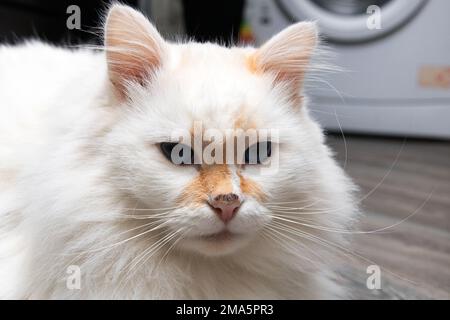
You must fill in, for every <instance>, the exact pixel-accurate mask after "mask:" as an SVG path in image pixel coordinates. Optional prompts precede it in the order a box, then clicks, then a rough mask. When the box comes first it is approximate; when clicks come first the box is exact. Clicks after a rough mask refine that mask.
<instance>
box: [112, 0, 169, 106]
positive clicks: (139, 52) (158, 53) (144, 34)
mask: <svg viewBox="0 0 450 320" xmlns="http://www.w3.org/2000/svg"><path fill="white" fill-rule="evenodd" d="M166 45H167V44H166V42H165V41H164V39H163V38H162V37H161V35H160V34H159V33H158V31H157V30H156V28H155V27H154V26H153V25H152V24H151V23H150V22H149V21H148V19H147V18H146V17H145V16H144V15H142V14H141V13H140V12H138V11H136V10H134V9H132V8H130V7H127V6H124V5H118V4H117V5H114V6H112V7H111V9H110V10H109V13H108V16H107V19H106V24H105V47H106V59H107V63H108V73H109V78H110V80H111V82H112V84H113V85H114V87H115V89H116V91H117V93H118V96H119V97H120V98H125V97H126V95H127V85H128V84H129V83H130V82H137V83H140V84H143V83H145V81H146V80H147V79H148V78H149V77H151V76H152V74H153V73H154V72H155V71H156V70H157V69H158V68H160V67H161V64H162V62H163V59H164V57H165V54H166V50H167V49H166Z"/></svg>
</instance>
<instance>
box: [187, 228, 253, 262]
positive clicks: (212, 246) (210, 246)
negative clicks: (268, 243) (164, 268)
mask: <svg viewBox="0 0 450 320" xmlns="http://www.w3.org/2000/svg"><path fill="white" fill-rule="evenodd" d="M250 240H251V236H250V235H246V234H238V233H232V232H229V231H221V232H219V233H215V234H211V235H206V236H194V237H189V238H186V239H184V241H183V243H182V245H181V246H182V247H183V248H184V249H186V250H190V251H195V252H197V253H200V254H203V255H206V256H211V257H214V256H215V257H218V256H225V255H230V254H233V253H235V252H238V251H239V250H241V249H242V248H244V247H245V246H246V245H247V244H248V243H249V242H250Z"/></svg>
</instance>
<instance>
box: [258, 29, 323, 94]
mask: <svg viewBox="0 0 450 320" xmlns="http://www.w3.org/2000/svg"><path fill="white" fill-rule="evenodd" d="M317 41H318V33H317V27H316V24H315V23H314V22H299V23H296V24H294V25H291V26H289V27H287V28H286V29H284V30H282V31H281V32H280V33H278V34H276V35H275V36H273V37H272V38H271V39H269V40H268V41H267V42H266V43H265V44H263V45H262V46H261V47H260V48H259V49H257V50H256V52H255V53H254V54H253V56H252V60H253V61H252V64H253V68H256V69H257V70H258V71H260V72H270V73H272V74H274V76H275V81H276V82H278V81H283V82H285V83H286V84H287V86H286V88H287V91H288V92H287V94H288V95H289V98H292V99H296V100H298V99H300V98H301V97H300V91H301V86H302V83H303V78H304V75H305V72H306V69H307V68H308V65H309V62H310V58H311V55H312V54H313V51H314V49H315V47H316V44H317Z"/></svg>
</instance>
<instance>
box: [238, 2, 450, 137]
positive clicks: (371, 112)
mask: <svg viewBox="0 0 450 320" xmlns="http://www.w3.org/2000/svg"><path fill="white" fill-rule="evenodd" d="M370 5H376V6H377V7H373V6H372V7H370V8H369V13H368V10H367V8H368V7H369V6H370ZM374 8H375V9H374ZM378 9H379V11H378ZM378 13H379V15H378ZM377 15H378V16H377ZM377 17H379V18H380V19H379V20H374V19H377ZM245 19H246V21H247V23H248V24H249V26H250V28H251V32H252V34H253V37H254V39H255V41H256V42H257V43H262V42H264V41H265V40H266V39H268V38H269V37H270V36H271V35H273V34H275V33H276V32H278V31H280V30H281V29H283V28H284V27H286V26H287V25H289V24H291V23H293V22H296V21H302V20H316V21H317V22H318V25H319V28H320V30H321V32H322V34H323V36H324V37H325V39H326V42H327V43H328V45H329V46H330V47H331V49H332V51H334V52H335V54H336V57H335V58H334V59H333V63H334V64H336V65H337V66H339V67H342V68H343V69H344V70H345V71H344V72H340V73H336V74H330V75H326V76H325V80H326V82H327V84H325V82H322V83H321V82H312V83H310V86H311V88H309V89H308V87H307V91H308V92H309V95H310V96H311V98H312V99H311V100H312V104H311V109H312V114H313V116H314V117H315V118H317V119H318V120H319V122H321V123H322V125H323V126H324V127H325V128H327V129H328V130H331V131H335V130H336V131H339V130H340V127H342V128H343V129H344V131H345V132H361V133H375V134H386V135H397V136H414V137H432V138H446V139H448V138H450V1H449V0H430V1H428V0H247V8H246V13H245ZM368 19H370V20H369V24H368ZM374 21H376V22H379V24H376V23H375V24H374Z"/></svg>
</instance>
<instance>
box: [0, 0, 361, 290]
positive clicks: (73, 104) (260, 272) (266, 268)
mask: <svg viewBox="0 0 450 320" xmlns="http://www.w3.org/2000/svg"><path fill="white" fill-rule="evenodd" d="M116 10H129V9H126V8H125V9H124V8H123V7H121V6H116ZM309 27H311V26H309ZM290 35H291V34H290ZM291 36H292V35H291ZM130 40H131V39H130ZM166 45H167V48H168V56H167V57H165V59H166V60H165V62H164V64H163V66H162V68H161V69H158V70H156V71H155V74H154V75H153V76H152V78H151V79H148V81H149V83H148V85H147V86H144V87H142V86H140V85H137V84H135V85H133V84H130V85H129V87H128V93H127V95H128V98H127V100H126V101H121V100H120V99H118V98H117V96H116V95H114V93H113V88H112V86H111V84H110V82H109V79H108V66H107V60H106V56H105V54H104V53H103V52H93V51H90V50H82V49H79V50H67V49H61V48H56V47H52V46H50V45H46V44H43V43H40V42H30V43H26V44H23V45H19V46H14V47H9V46H1V47H0V221H1V223H0V283H1V285H0V298H44V299H48V298H63V299H65V298H86V299H89V298H100V299H103V298H126V299H134V298H139V299H144V298H146V299H147V298H150V299H158V298H159V299H170V298H193V299H195V298H249V299H253V298H275V299H277V298H343V297H345V296H346V291H345V288H340V287H339V286H337V285H336V284H334V282H333V281H331V280H330V278H329V277H328V276H329V274H330V272H332V271H333V268H334V267H335V266H337V265H339V261H340V260H339V256H340V255H339V254H336V250H337V249H333V246H332V244H339V245H345V242H344V240H343V239H342V237H341V235H340V233H338V232H326V231H323V230H318V229H317V228H308V227H306V226H302V225H300V224H295V223H292V221H289V220H290V219H287V220H282V216H279V217H278V220H277V218H275V216H276V214H277V213H276V212H275V211H277V210H279V212H285V216H283V217H286V216H291V217H292V218H291V219H292V220H295V221H302V220H298V218H307V219H310V220H306V221H308V223H309V224H312V225H317V226H322V227H323V226H326V227H327V228H331V229H333V230H345V229H346V228H347V227H348V226H349V225H350V223H351V222H352V221H353V219H354V217H355V215H356V210H355V208H354V207H353V200H352V196H351V192H352V190H353V188H354V187H353V185H352V183H351V181H350V180H349V179H348V178H347V177H346V176H345V174H344V173H343V171H342V170H341V169H340V168H339V167H338V166H337V165H336V164H335V161H334V160H333V159H332V156H331V153H330V151H329V150H328V148H327V147H326V146H325V144H324V138H323V134H322V132H321V129H320V128H319V126H318V125H317V124H316V123H315V122H314V121H313V120H312V119H311V117H310V116H309V114H308V109H307V106H306V103H307V101H304V105H303V106H301V108H300V109H299V110H297V111H295V109H294V108H292V105H290V103H289V101H287V99H286V98H285V96H284V94H283V92H284V89H283V87H282V85H280V86H275V87H274V86H273V76H270V75H262V76H261V75H254V74H252V73H251V72H249V71H248V69H247V68H246V67H245V64H244V63H243V62H242V61H243V59H242V56H243V55H247V54H249V53H251V52H254V49H253V48H234V49H227V48H223V47H220V46H218V45H214V44H197V43H185V44H168V43H167V44H166ZM278 54H280V55H281V52H279V53H278ZM186 56H188V57H189V59H188V61H189V63H188V64H183V65H182V66H181V67H180V61H182V60H183V59H184V58H182V57H186ZM267 59H270V58H269V57H267ZM277 59H282V57H281V56H278V57H277ZM244 106H245V114H247V115H252V120H253V121H255V123H257V124H258V125H259V126H260V127H261V128H274V129H279V130H280V133H281V134H280V141H281V147H280V167H279V170H278V171H277V172H276V173H273V174H268V175H261V174H259V171H258V170H257V169H256V168H249V169H248V170H246V171H245V172H244V174H245V176H246V177H248V178H251V179H253V180H254V181H255V182H257V183H258V184H259V185H260V186H261V188H262V189H263V190H264V192H265V193H266V194H267V195H268V199H267V200H266V203H264V202H260V201H257V200H256V199H252V198H251V197H249V198H248V199H246V201H245V206H244V205H243V207H242V208H241V210H240V212H239V214H238V215H237V216H236V218H235V219H234V220H233V221H232V223H231V224H230V228H231V229H233V230H234V231H237V232H239V233H242V234H248V238H247V239H246V240H245V241H244V242H242V243H241V244H240V245H239V246H238V247H237V248H231V249H230V248H222V249H223V252H221V251H220V248H216V249H217V250H218V253H217V254H212V252H209V253H205V254H202V253H201V252H203V251H202V250H206V251H205V252H207V251H208V250H210V249H211V248H209V249H208V250H207V249H205V248H204V247H202V246H204V245H202V244H199V243H197V242H195V241H194V242H189V237H190V236H195V235H201V234H209V233H212V232H214V231H215V230H216V229H217V230H219V228H220V227H221V224H220V221H219V220H218V219H217V218H216V217H215V215H214V214H212V212H211V211H210V209H209V208H207V207H206V206H205V207H202V208H197V209H193V208H190V207H189V206H186V207H184V206H182V207H179V206H178V205H177V203H176V202H175V199H177V197H179V196H180V190H183V189H184V188H185V187H186V186H187V185H188V184H189V182H190V181H192V179H194V178H195V176H196V175H197V171H196V170H195V169H194V168H191V167H175V166H173V165H172V164H170V163H169V162H168V161H167V160H166V159H165V158H164V157H163V156H162V155H161V153H160V151H159V150H158V148H157V147H156V146H155V145H154V143H157V142H160V141H163V140H164V139H167V137H170V134H171V131H172V130H174V129H180V128H185V129H189V128H190V126H191V124H192V122H193V121H194V120H202V121H203V123H204V124H207V126H208V127H211V128H217V129H227V128H230V124H232V123H233V122H234V120H235V117H236V114H240V113H242V112H244V111H243V108H244ZM231 170H232V171H233V170H234V169H233V168H231ZM238 191H239V190H238ZM238 191H236V192H238ZM175 207H176V208H175ZM289 208H291V209H289ZM295 208H298V209H295ZM283 210H284V211H283ZM308 213H309V214H310V215H302V214H308ZM152 217H153V218H152ZM296 219H297V220H296ZM303 221H305V220H303ZM277 223H279V224H281V225H279V224H277ZM144 224H145V225H146V226H144ZM271 226H272V227H274V226H275V227H276V226H278V229H276V230H277V232H279V233H276V232H275V231H273V230H272V232H271V233H269V231H268V230H269V229H270V228H271ZM283 228H284V229H283ZM283 230H284V231H283ZM293 230H297V231H293ZM303 232H306V234H305V233H303ZM283 234H284V235H283ZM302 234H303V235H304V236H303V237H302V236H301V235H302ZM308 234H309V235H310V236H308ZM305 236H306V238H308V237H309V240H308V239H306V238H305ZM314 237H318V238H317V239H319V238H320V239H325V242H321V241H319V240H317V239H316V238H314ZM210 251H211V250H210ZM228 251H229V252H228ZM144 252H146V253H147V255H142V254H143V253H144ZM317 255H318V256H320V257H317ZM341 257H342V255H341ZM69 265H77V266H79V267H80V270H81V275H82V279H81V289H80V290H70V289H68V288H67V286H66V278H67V276H68V274H67V273H66V272H67V267H68V266H69Z"/></svg>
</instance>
